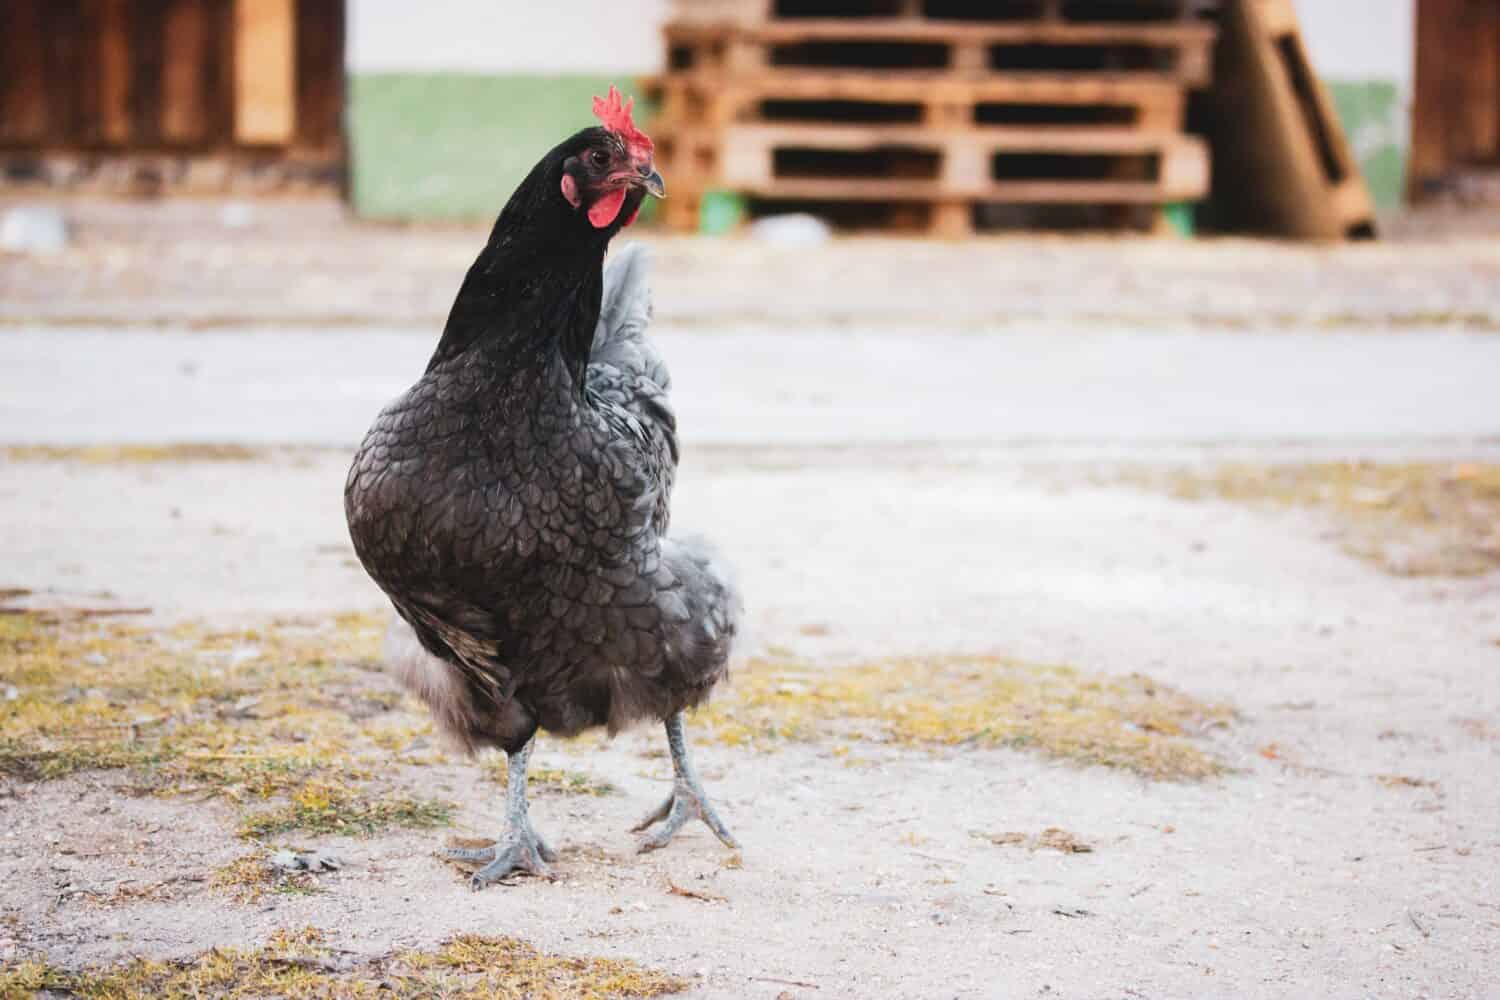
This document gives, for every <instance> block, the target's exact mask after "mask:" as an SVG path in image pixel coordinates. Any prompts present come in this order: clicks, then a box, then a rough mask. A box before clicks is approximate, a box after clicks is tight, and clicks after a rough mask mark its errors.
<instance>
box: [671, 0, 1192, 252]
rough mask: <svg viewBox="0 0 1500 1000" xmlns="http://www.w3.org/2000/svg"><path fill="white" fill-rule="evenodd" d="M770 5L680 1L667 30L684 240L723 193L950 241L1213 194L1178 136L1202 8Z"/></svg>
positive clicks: (833, 1) (1164, 4) (955, 2)
mask: <svg viewBox="0 0 1500 1000" xmlns="http://www.w3.org/2000/svg"><path fill="white" fill-rule="evenodd" d="M763 3H764V6H761V5H760V4H754V3H752V4H745V3H734V4H727V3H724V2H722V0H696V2H694V0H680V2H679V4H678V8H677V16H676V17H675V18H674V19H673V20H672V21H671V22H670V23H669V24H668V25H667V26H666V28H665V35H666V44H667V68H666V71H665V72H664V73H663V74H662V75H661V76H660V77H659V78H656V79H655V80H653V81H649V83H648V90H654V91H655V93H654V96H655V97H656V98H657V100H658V101H659V103H660V109H661V110H660V115H659V118H658V120H657V122H656V124H655V126H654V128H655V132H656V135H657V148H658V162H659V163H660V164H661V166H662V168H663V172H664V173H666V175H667V176H668V177H669V178H670V183H671V184H672V185H673V190H672V197H671V198H669V199H668V200H667V202H666V203H665V204H664V206H663V208H664V211H665V215H666V221H667V222H668V224H669V225H672V226H673V227H674V228H678V229H684V230H690V229H694V228H696V227H697V225H698V216H699V209H698V202H699V199H700V198H701V197H702V196H703V194H704V193H705V192H708V191H710V190H714V189H717V188H725V189H729V190H732V191H735V192H738V193H740V194H742V195H745V196H747V197H748V198H749V199H751V201H752V204H754V205H756V206H761V207H764V208H766V209H769V210H777V209H786V208H813V209H814V210H817V211H819V212H820V213H821V214H824V215H826V216H829V217H831V218H833V219H834V220H835V221H849V222H854V223H863V224H875V225H880V226H885V227H888V228H892V227H902V226H905V227H912V226H916V227H922V228H925V229H926V230H927V231H929V232H934V233H937V234H941V235H945V236H961V235H964V234H966V233H969V232H971V231H972V229H973V228H974V226H975V224H976V221H978V220H981V219H982V218H983V217H985V216H986V215H987V214H990V212H991V211H992V210H993V208H994V207H995V206H1005V205H1009V206H1018V205H1019V206H1056V205H1073V206H1091V207H1098V208H1101V209H1119V208H1121V207H1128V206H1162V205H1166V204H1169V203H1172V202H1179V201H1190V200H1195V199H1198V198H1201V197H1202V196H1204V195H1205V194H1206V193H1207V190H1208V179H1209V170H1208V152H1207V148H1206V147H1205V145H1204V144H1203V143H1202V142H1201V141H1200V140H1199V139H1197V138H1195V137H1193V136H1189V135H1185V134H1184V133H1183V131H1182V126H1183V117H1184V108H1185V102H1186V98H1187V94H1188V92H1189V91H1190V90H1192V89H1193V88H1197V87H1202V86H1205V85H1206V84H1207V83H1208V81H1209V78H1210V66H1211V55H1212V51H1213V45H1214V38H1215V28H1214V26H1213V25H1212V24H1210V23H1208V22H1205V21H1202V20H1199V19H1198V18H1197V17H1196V16H1195V14H1194V12H1193V8H1194V7H1195V6H1198V5H1197V4H1195V3H1193V2H1192V0H993V2H988V3H982V2H974V0H969V2H964V0H884V2H882V0H867V2H863V3H861V2H858V0H763ZM1115 217H1116V218H1119V217H1122V216H1115Z"/></svg>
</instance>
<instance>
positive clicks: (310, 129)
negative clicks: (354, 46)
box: [296, 0, 345, 153]
mask: <svg viewBox="0 0 1500 1000" xmlns="http://www.w3.org/2000/svg"><path fill="white" fill-rule="evenodd" d="M344 31H345V25H344V0H299V2H298V4H297V134H296V143H297V146H298V147H300V148H302V149H306V150H309V151H316V152H325V153H338V152H339V151H341V150H342V148H343V133H344V129H343V114H344Z"/></svg>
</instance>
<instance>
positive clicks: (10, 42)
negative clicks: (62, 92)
mask: <svg viewBox="0 0 1500 1000" xmlns="http://www.w3.org/2000/svg"><path fill="white" fill-rule="evenodd" d="M45 5H46V0H5V2H4V3H0V63H3V65H4V66H5V72H4V73H0V142H3V143H5V144H6V145H20V144H23V143H38V142H41V141H42V139H43V138H44V137H45V135H46V133H47V59H46V51H47V50H46V44H45V40H44V39H45V24H46V21H45V12H44V7H45Z"/></svg>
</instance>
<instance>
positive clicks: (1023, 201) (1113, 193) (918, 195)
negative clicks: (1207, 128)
mask: <svg viewBox="0 0 1500 1000" xmlns="http://www.w3.org/2000/svg"><path fill="white" fill-rule="evenodd" d="M742 190H745V191H747V192H749V193H751V194H755V195H759V196H761V197H765V198H783V199H789V200H790V199H806V200H808V201H936V202H943V201H952V200H953V199H954V198H955V197H963V198H967V199H970V200H973V201H985V202H994V203H996V204H1016V205H1157V204H1162V203H1163V202H1169V201H1178V200H1180V199H1181V198H1182V197H1184V195H1182V194H1180V193H1176V192H1173V191H1171V190H1170V189H1168V188H1166V187H1164V186H1163V185H1162V184H1160V183H1158V182H1154V181H1006V182H1004V183H1000V182H994V183H991V184H988V185H985V186H980V187H975V188H973V189H971V190H968V191H951V190H946V189H945V188H944V187H943V185H942V183H941V182H939V181H923V180H907V179H904V178H891V179H885V178H879V179H877V178H861V179H859V180H843V179H839V178H821V177H820V178H811V177H809V178H802V177H798V178H787V179H777V180H774V181H769V182H762V183H759V184H755V185H747V186H745V187H744V188H742Z"/></svg>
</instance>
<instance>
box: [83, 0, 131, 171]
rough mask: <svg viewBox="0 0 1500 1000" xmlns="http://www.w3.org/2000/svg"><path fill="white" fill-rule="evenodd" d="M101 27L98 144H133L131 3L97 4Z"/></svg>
mask: <svg viewBox="0 0 1500 1000" xmlns="http://www.w3.org/2000/svg"><path fill="white" fill-rule="evenodd" d="M92 8H93V9H92V10H91V12H90V14H91V17H92V18H93V20H94V21H95V23H96V24H97V26H98V27H97V33H96V35H95V44H96V45H97V46H98V48H97V50H96V51H97V53H98V55H97V58H98V60H99V70H98V88H99V89H98V95H97V100H98V104H97V107H98V112H99V131H98V136H97V141H99V142H100V143H103V144H105V145H110V146H123V145H125V144H126V143H127V142H128V141H129V140H130V10H129V0H93V4H92Z"/></svg>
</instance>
